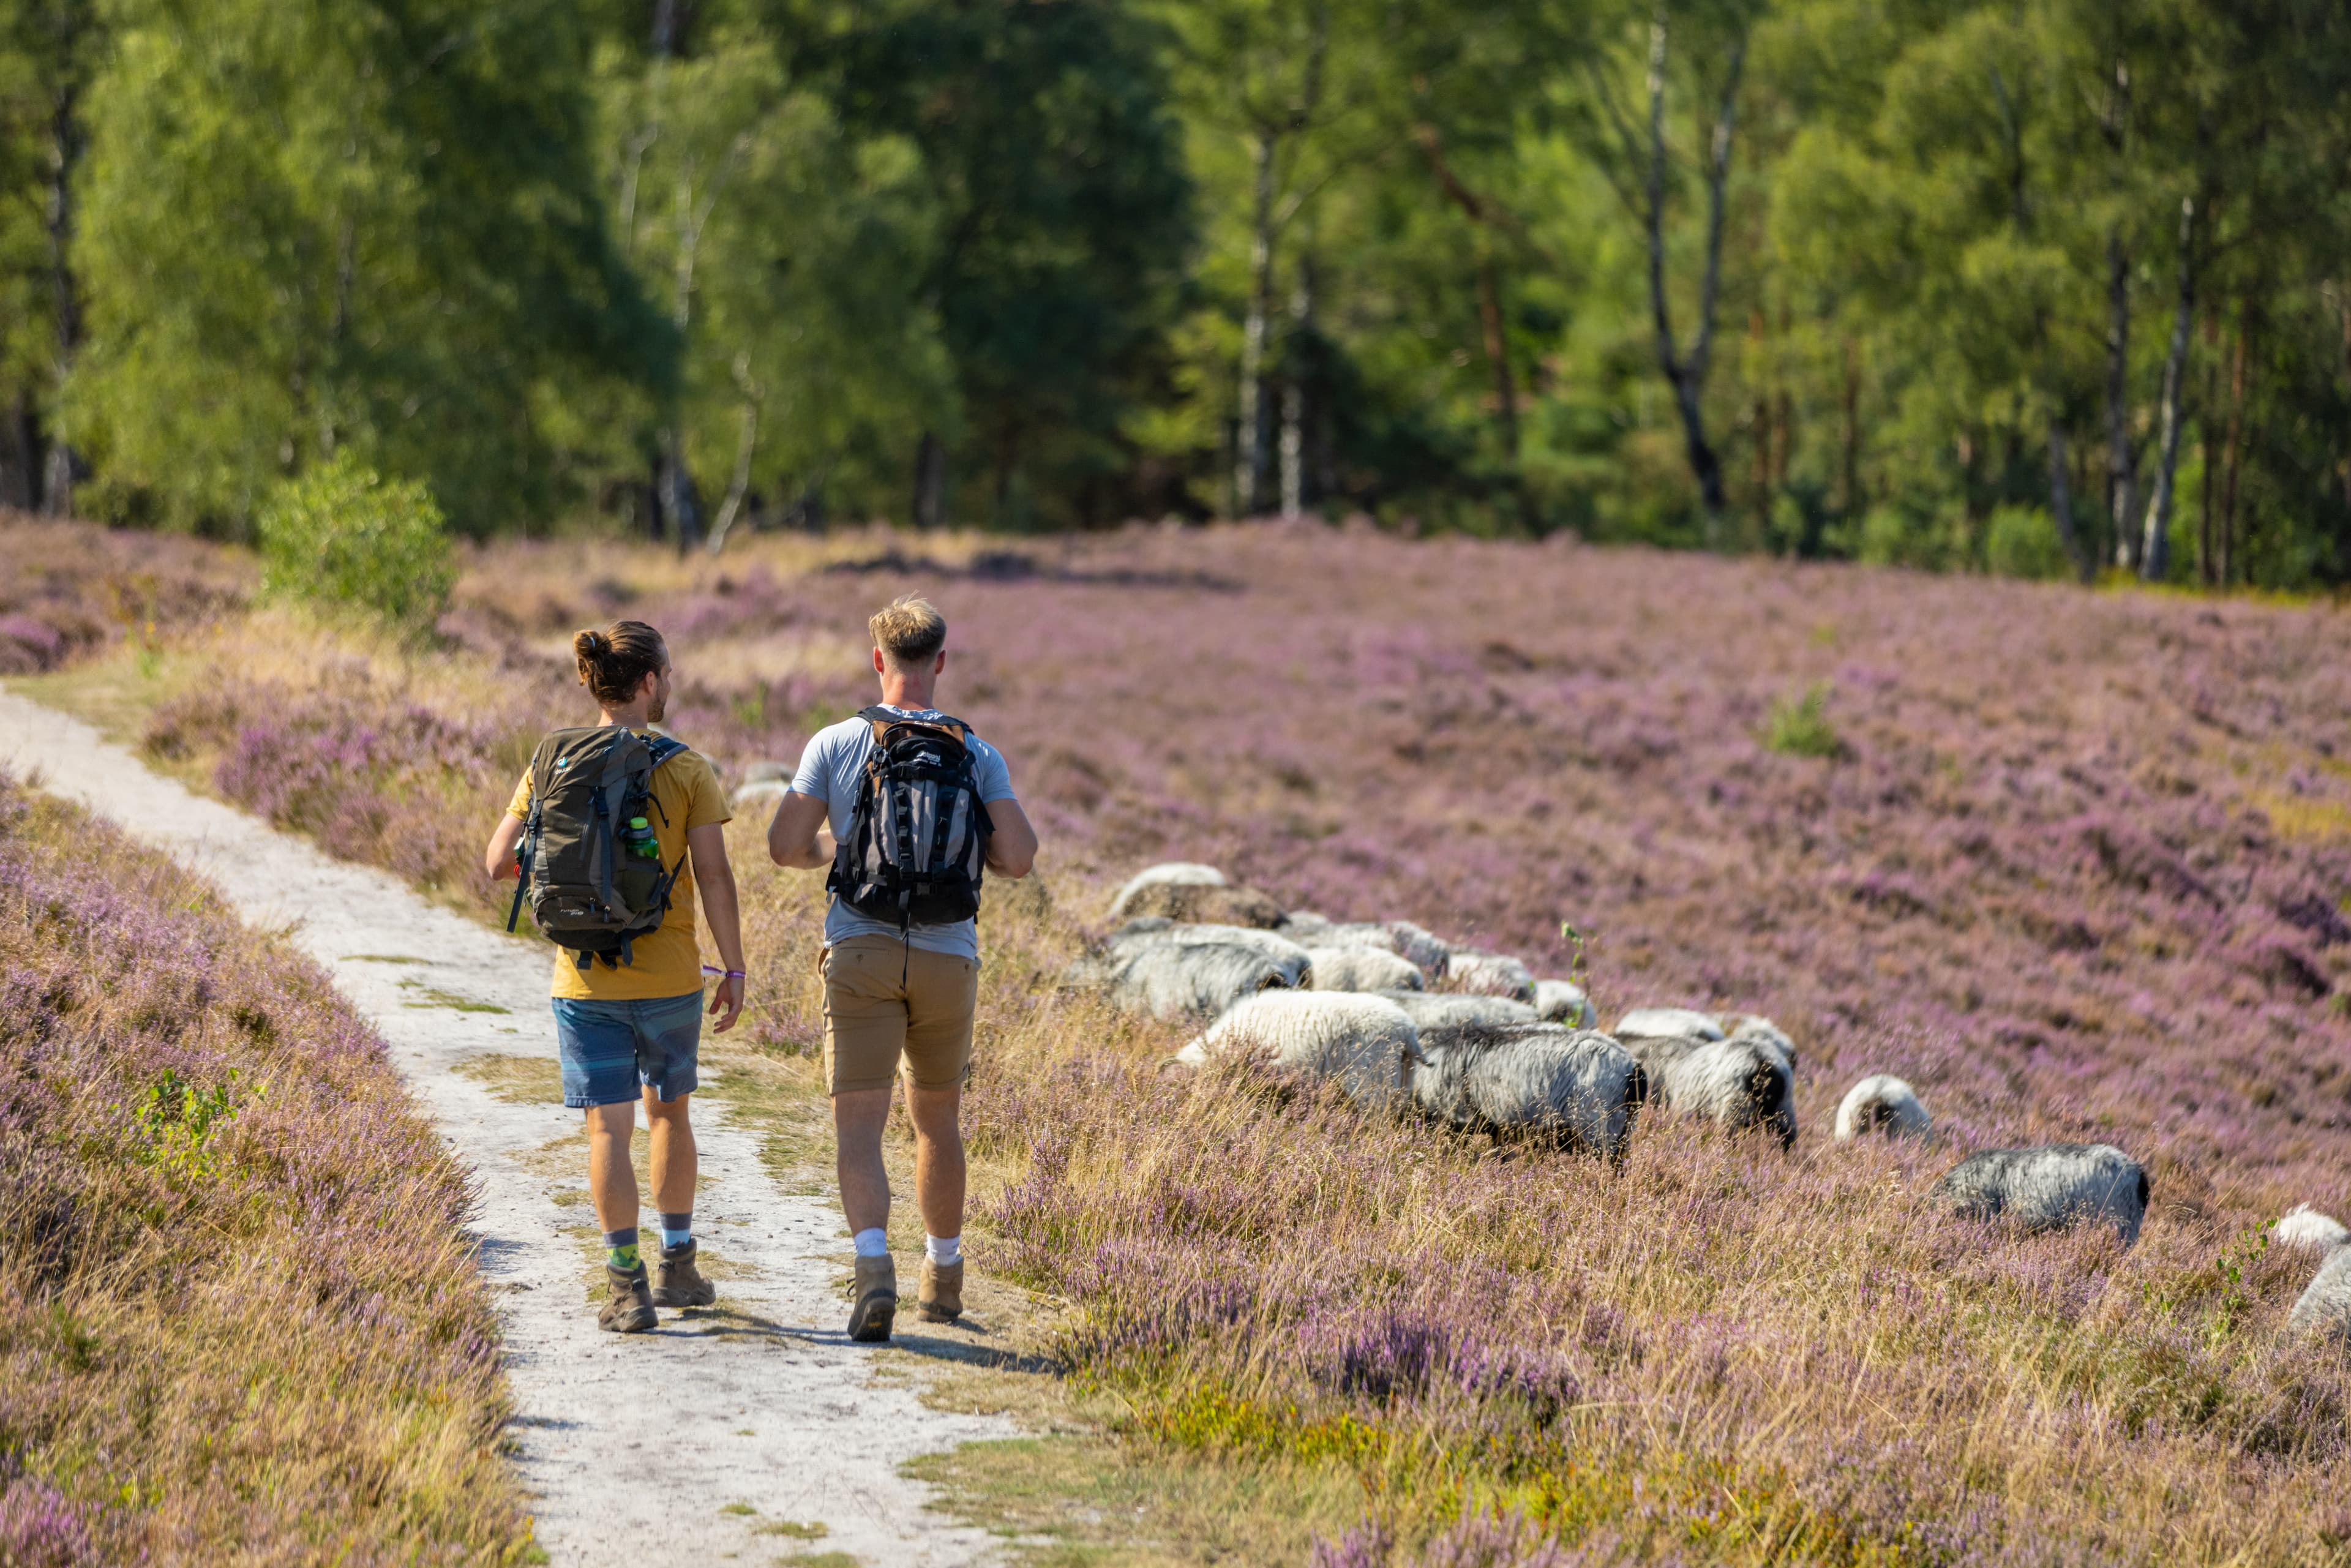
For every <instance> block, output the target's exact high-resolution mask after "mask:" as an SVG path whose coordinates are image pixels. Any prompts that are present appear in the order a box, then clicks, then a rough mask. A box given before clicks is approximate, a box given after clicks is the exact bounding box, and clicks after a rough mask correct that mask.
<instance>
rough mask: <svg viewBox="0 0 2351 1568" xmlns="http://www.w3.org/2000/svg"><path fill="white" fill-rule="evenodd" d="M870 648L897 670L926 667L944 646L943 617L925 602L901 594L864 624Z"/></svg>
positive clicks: (915, 597)
mask: <svg viewBox="0 0 2351 1568" xmlns="http://www.w3.org/2000/svg"><path fill="white" fill-rule="evenodd" d="M865 625H866V629H867V630H868V631H870V632H872V633H873V645H874V646H875V647H877V648H879V649H881V650H882V652H883V653H885V654H887V655H888V656H889V659H890V662H891V663H892V664H895V665H897V666H898V667H899V668H900V669H902V670H903V669H905V668H907V667H909V666H910V665H914V664H929V663H930V662H931V661H932V660H933V659H935V658H937V657H938V656H939V650H940V649H942V648H944V647H946V645H947V618H946V616H944V615H942V614H940V613H939V607H938V606H937V605H935V604H934V603H932V602H931V601H929V600H927V599H923V598H920V597H917V596H916V595H914V594H912V593H905V594H901V595H899V596H898V597H897V598H895V599H893V600H892V601H890V602H889V603H887V604H885V605H883V607H882V608H881V609H879V610H877V611H875V612H873V618H872V620H870V621H868V622H865Z"/></svg>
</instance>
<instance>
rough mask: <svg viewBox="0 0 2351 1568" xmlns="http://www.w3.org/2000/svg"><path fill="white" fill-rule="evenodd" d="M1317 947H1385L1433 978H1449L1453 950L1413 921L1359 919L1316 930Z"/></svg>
mask: <svg viewBox="0 0 2351 1568" xmlns="http://www.w3.org/2000/svg"><path fill="white" fill-rule="evenodd" d="M1312 936H1313V940H1314V943H1315V945H1316V946H1324V947H1384V948H1386V949H1387V950H1388V951H1389V952H1391V953H1394V954H1395V955H1396V956H1398V957H1400V958H1402V959H1404V960H1405V962H1406V963H1408V964H1410V965H1411V966H1412V967H1414V968H1416V969H1418V970H1419V971H1420V972H1421V973H1422V974H1423V975H1426V977H1428V978H1430V979H1432V980H1439V979H1443V978H1444V977H1445V972H1446V961H1447V958H1448V957H1449V956H1451V954H1452V952H1453V949H1452V948H1451V947H1450V946H1447V944H1446V943H1445V942H1444V941H1443V940H1442V939H1441V938H1439V937H1437V936H1435V935H1433V934H1431V933H1430V932H1427V931H1424V930H1423V929H1421V928H1420V927H1419V926H1417V925H1414V924H1413V923H1412V922H1411V921H1409V920H1359V921H1352V922H1349V923H1348V924H1346V925H1325V926H1324V927H1323V928H1322V929H1321V930H1319V931H1316V932H1314V933H1312Z"/></svg>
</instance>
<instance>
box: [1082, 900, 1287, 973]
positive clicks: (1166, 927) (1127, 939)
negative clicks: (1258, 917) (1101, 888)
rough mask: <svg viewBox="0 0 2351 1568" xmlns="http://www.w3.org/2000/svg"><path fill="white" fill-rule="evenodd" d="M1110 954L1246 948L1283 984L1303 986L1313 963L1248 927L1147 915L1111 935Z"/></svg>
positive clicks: (1283, 938) (1279, 940)
mask: <svg viewBox="0 0 2351 1568" xmlns="http://www.w3.org/2000/svg"><path fill="white" fill-rule="evenodd" d="M1103 946H1104V950H1105V951H1107V952H1111V953H1131V952H1134V951H1137V950H1139V949H1141V948H1144V947H1249V948H1252V949H1254V950H1256V951H1257V952H1259V953H1262V954H1264V955H1265V956H1267V957H1269V958H1270V959H1272V960H1273V961H1274V963H1275V964H1276V965H1278V966H1279V967H1280V969H1281V975H1282V982H1281V983H1282V984H1283V985H1285V986H1302V985H1304V984H1305V983H1306V974H1307V971H1308V970H1309V969H1311V968H1312V967H1313V963H1314V961H1313V960H1312V959H1311V958H1310V957H1308V956H1306V949H1305V948H1303V947H1301V946H1299V945H1298V944H1297V943H1295V942H1292V941H1291V940H1290V938H1289V937H1287V936H1276V935H1275V934H1274V933H1273V932H1270V931H1259V930H1258V929H1257V928H1256V927H1255V926H1251V925H1207V924H1205V923H1202V922H1195V921H1178V920H1169V919H1167V918H1166V917H1165V916H1164V915H1147V916H1145V917H1144V918H1143V919H1141V920H1130V921H1128V922H1127V923H1126V924H1125V925H1122V926H1120V927H1119V928H1118V929H1117V930H1115V931H1113V932H1112V933H1111V934H1110V940H1109V941H1108V942H1107V943H1105V944H1104V945H1103Z"/></svg>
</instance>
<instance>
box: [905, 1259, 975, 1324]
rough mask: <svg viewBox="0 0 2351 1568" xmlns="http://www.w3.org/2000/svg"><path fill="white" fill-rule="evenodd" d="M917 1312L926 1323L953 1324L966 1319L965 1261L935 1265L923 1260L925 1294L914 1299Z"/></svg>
mask: <svg viewBox="0 0 2351 1568" xmlns="http://www.w3.org/2000/svg"><path fill="white" fill-rule="evenodd" d="M914 1308H915V1311H917V1312H920V1313H921V1314H922V1318H923V1321H924V1322H926V1323H951V1322H955V1321H956V1319H957V1318H959V1317H961V1316H963V1260H961V1259H957V1260H956V1261H954V1262H952V1263H934V1262H932V1261H931V1260H929V1259H928V1258H925V1259H924V1260H923V1286H922V1291H921V1293H920V1294H919V1295H917V1296H916V1297H915V1298H914Z"/></svg>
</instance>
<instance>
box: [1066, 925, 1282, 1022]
mask: <svg viewBox="0 0 2351 1568" xmlns="http://www.w3.org/2000/svg"><path fill="white" fill-rule="evenodd" d="M1294 983H1295V982H1294V981H1293V980H1292V979H1291V978H1290V976H1289V974H1288V973H1287V972H1286V971H1285V970H1284V968H1283V967H1282V965H1281V964H1280V962H1279V961H1278V960H1276V959H1275V958H1273V957H1271V956H1268V955H1267V954H1265V953H1262V952H1259V950H1258V949H1257V948H1255V947H1250V946H1243V945H1241V944H1239V943H1230V942H1198V943H1176V942H1161V943H1150V944H1142V945H1138V946H1131V947H1127V948H1123V949H1113V950H1111V951H1109V952H1105V953H1102V954H1098V955H1095V956H1092V957H1086V958H1081V959H1079V960H1078V961H1077V962H1076V963H1075V964H1073V965H1071V967H1070V968H1069V971H1068V973H1067V974H1066V975H1065V976H1064V977H1063V980H1062V984H1063V985H1065V986H1069V987H1071V988H1081V989H1089V990H1098V991H1100V992H1102V995H1103V996H1104V997H1105V998H1108V999H1109V1001H1110V1002H1111V1004H1112V1005H1113V1006H1114V1007H1116V1008H1119V1009H1122V1010H1123V1011H1126V1012H1142V1013H1149V1014H1150V1015H1151V1016H1152V1017H1153V1018H1157V1019H1173V1018H1178V1017H1182V1016H1185V1015H1187V1014H1190V1015H1197V1016H1200V1017H1204V1018H1214V1017H1216V1016H1217V1014H1218V1013H1221V1012H1223V1011H1224V1010H1225V1009H1228V1008H1229V1007H1231V1006H1232V1005H1233V1004H1234V1003H1235V1002H1237V1001H1238V1000H1240V999H1241V998H1244V997H1248V996H1251V995H1253V994H1255V993H1256V992H1259V991H1261V990H1265V989H1268V988H1288V987H1290V986H1291V985H1293V984H1294Z"/></svg>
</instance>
